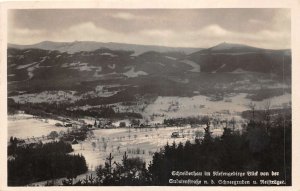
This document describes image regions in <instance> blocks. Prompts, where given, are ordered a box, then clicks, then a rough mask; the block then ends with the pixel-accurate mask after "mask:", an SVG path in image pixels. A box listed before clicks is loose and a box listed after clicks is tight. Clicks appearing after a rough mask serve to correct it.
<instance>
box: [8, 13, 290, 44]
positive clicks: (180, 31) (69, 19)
mask: <svg viewBox="0 0 300 191" xmlns="http://www.w3.org/2000/svg"><path fill="white" fill-rule="evenodd" d="M290 18H291V16H290V10H289V9H69V10H66V9H60V10H57V9H56V10H55V9H53V10H49V9H48V10H47V9H44V10H41V9H35V10H32V9H31V10H10V11H9V14H8V23H9V27H8V42H9V43H14V44H33V43H38V42H41V41H45V40H50V41H59V42H72V41H75V40H77V41H99V42H121V43H131V44H150V45H164V46H177V47H203V48H205V47H210V46H214V45H216V44H218V43H221V42H231V43H242V44H248V45H252V46H257V47H262V48H273V49H281V48H290V38H291V34H290V33H291V19H290Z"/></svg>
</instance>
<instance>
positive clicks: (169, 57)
mask: <svg viewBox="0 0 300 191" xmlns="http://www.w3.org/2000/svg"><path fill="white" fill-rule="evenodd" d="M166 58H168V59H170V60H177V58H174V57H171V56H166Z"/></svg>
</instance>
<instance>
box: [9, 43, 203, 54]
mask: <svg viewBox="0 0 300 191" xmlns="http://www.w3.org/2000/svg"><path fill="white" fill-rule="evenodd" d="M8 47H9V48H17V49H30V48H37V49H42V50H58V51H60V52H67V53H71V54H72V53H75V52H80V51H94V50H97V49H100V48H108V49H110V50H127V51H133V52H134V53H133V54H134V55H139V54H142V53H145V52H148V51H157V52H184V53H185V54H190V53H192V52H195V51H198V50H202V48H184V47H167V46H154V45H138V44H126V43H115V42H108V43H104V42H93V41H74V42H51V41H43V42H40V43H37V44H32V45H16V44H8Z"/></svg>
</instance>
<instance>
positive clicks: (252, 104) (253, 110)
mask: <svg viewBox="0 0 300 191" xmlns="http://www.w3.org/2000/svg"><path fill="white" fill-rule="evenodd" d="M247 106H248V108H249V109H250V110H251V112H252V120H254V112H255V108H256V104H255V103H253V102H250V103H249V104H248V105H247Z"/></svg>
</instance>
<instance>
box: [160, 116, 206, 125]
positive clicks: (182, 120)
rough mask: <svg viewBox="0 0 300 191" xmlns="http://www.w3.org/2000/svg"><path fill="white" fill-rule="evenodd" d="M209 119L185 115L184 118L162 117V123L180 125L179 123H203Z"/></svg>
mask: <svg viewBox="0 0 300 191" xmlns="http://www.w3.org/2000/svg"><path fill="white" fill-rule="evenodd" d="M208 121H209V118H208V117H206V116H204V117H186V118H182V117H180V118H170V119H164V121H163V124H164V125H168V126H180V125H186V124H190V125H203V124H206V123H207V122H208Z"/></svg>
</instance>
